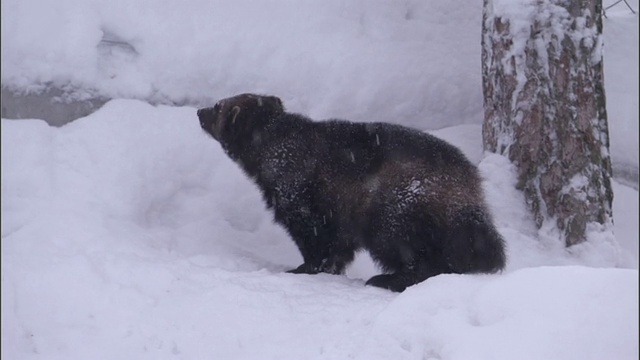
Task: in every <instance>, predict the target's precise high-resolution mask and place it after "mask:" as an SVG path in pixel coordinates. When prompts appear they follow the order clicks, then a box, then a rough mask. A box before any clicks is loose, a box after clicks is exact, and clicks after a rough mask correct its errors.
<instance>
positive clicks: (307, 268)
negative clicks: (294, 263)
mask: <svg viewBox="0 0 640 360" xmlns="http://www.w3.org/2000/svg"><path fill="white" fill-rule="evenodd" d="M287 272H288V273H289V274H310V275H314V274H317V273H319V272H320V271H318V268H317V267H316V266H313V265H310V264H307V263H304V264H302V265H300V266H298V267H297V268H295V269H291V270H289V271H287Z"/></svg>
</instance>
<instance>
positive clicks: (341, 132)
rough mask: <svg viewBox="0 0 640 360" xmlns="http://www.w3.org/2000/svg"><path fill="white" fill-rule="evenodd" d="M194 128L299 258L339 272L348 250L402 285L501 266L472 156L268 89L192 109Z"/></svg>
mask: <svg viewBox="0 0 640 360" xmlns="http://www.w3.org/2000/svg"><path fill="white" fill-rule="evenodd" d="M198 117H199V120H200V124H201V127H202V129H203V130H204V131H205V132H207V133H208V134H210V135H211V136H213V138H215V139H216V140H217V141H219V142H220V144H221V145H222V147H223V149H224V150H225V152H226V153H227V154H228V155H229V157H230V158H231V159H233V160H234V161H236V162H237V163H238V164H239V165H240V166H241V167H242V168H243V170H244V171H245V173H246V174H247V175H249V176H250V177H251V178H252V179H253V180H254V181H255V182H256V184H257V185H258V187H259V188H260V190H261V191H262V194H263V196H264V199H265V201H266V203H267V206H268V207H269V208H270V209H271V210H272V211H273V213H274V217H275V221H276V222H278V223H279V224H281V225H282V226H284V227H285V228H286V229H287V231H288V232H289V234H290V235H291V237H292V238H293V240H294V241H295V243H296V244H297V246H298V248H299V249H300V252H301V253H302V257H303V259H304V263H303V264H302V265H300V266H299V267H298V268H296V269H294V270H292V271H291V272H294V273H308V274H315V273H318V272H328V273H334V274H338V273H342V272H343V271H344V269H345V267H346V265H348V264H349V263H350V262H351V261H352V260H353V258H354V253H355V251H357V250H358V249H361V248H364V249H367V250H368V251H369V253H370V254H371V256H372V257H373V259H374V260H375V261H376V262H377V263H378V264H379V265H381V267H382V269H383V270H384V271H385V274H382V275H377V276H374V277H373V278H371V279H369V281H367V284H369V285H374V286H379V287H383V288H387V289H390V290H393V291H403V290H404V289H405V288H406V287H407V286H410V285H413V284H415V283H418V282H420V281H423V280H425V279H427V278H428V277H431V276H435V275H438V274H442V273H475V272H495V271H499V270H501V269H503V267H504V266H505V253H504V244H503V240H502V237H501V236H500V234H499V233H498V232H497V231H496V229H495V227H494V226H493V224H492V220H491V217H490V215H489V212H488V211H487V209H486V206H485V204H484V198H483V194H482V188H481V179H480V176H479V174H478V171H477V169H476V167H475V166H474V165H473V164H471V163H470V162H469V161H468V160H467V159H466V157H465V156H464V155H463V154H462V152H460V150H459V149H457V148H456V147H454V146H452V145H450V144H448V143H446V142H444V141H442V140H440V139H438V138H436V137H433V136H431V135H429V134H426V133H423V132H420V131H417V130H414V129H410V128H406V127H403V126H399V125H392V124H387V123H352V122H348V121H344V120H329V121H323V122H313V121H311V120H310V119H308V118H306V117H304V116H302V115H298V114H292V113H287V112H286V111H285V109H284V106H283V105H282V101H281V100H280V99H278V98H277V97H273V96H262V95H254V94H242V95H238V96H234V97H231V98H227V99H223V100H220V101H219V102H218V103H217V104H216V105H215V106H214V107H212V108H203V109H200V110H198Z"/></svg>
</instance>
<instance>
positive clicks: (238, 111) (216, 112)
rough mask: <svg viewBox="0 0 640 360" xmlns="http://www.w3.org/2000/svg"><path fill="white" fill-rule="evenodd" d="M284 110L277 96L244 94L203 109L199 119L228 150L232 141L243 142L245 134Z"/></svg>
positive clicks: (247, 134)
mask: <svg viewBox="0 0 640 360" xmlns="http://www.w3.org/2000/svg"><path fill="white" fill-rule="evenodd" d="M282 113H284V106H283V105H282V101H281V100H280V99H279V98H277V97H275V96H266V95H255V94H241V95H236V96H233V97H230V98H226V99H222V100H220V101H218V102H217V103H216V104H215V105H214V106H213V107H207V108H202V109H199V110H198V119H199V120H200V126H201V127H202V130H204V131H205V132H207V133H208V134H209V135H211V136H213V138H214V139H216V140H218V141H219V142H220V143H221V144H222V146H223V147H224V148H225V149H226V148H227V147H228V146H229V144H230V143H236V144H237V145H240V143H239V142H242V140H244V137H245V136H251V134H252V133H253V131H254V130H255V129H256V128H260V127H261V126H263V125H265V124H266V122H267V120H269V119H270V118H273V117H276V116H278V115H280V114H282Z"/></svg>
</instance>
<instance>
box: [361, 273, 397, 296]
mask: <svg viewBox="0 0 640 360" xmlns="http://www.w3.org/2000/svg"><path fill="white" fill-rule="evenodd" d="M366 285H371V286H376V287H379V288H383V289H387V290H391V291H395V292H402V291H404V290H405V289H406V288H407V281H406V280H405V279H404V278H402V277H401V276H399V275H396V274H382V275H376V276H374V277H372V278H371V279H369V280H368V281H367V283H366Z"/></svg>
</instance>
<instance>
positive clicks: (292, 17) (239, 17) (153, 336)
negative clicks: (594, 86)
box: [1, 0, 639, 360]
mask: <svg viewBox="0 0 640 360" xmlns="http://www.w3.org/2000/svg"><path fill="white" fill-rule="evenodd" d="M605 3H606V2H605ZM609 3H612V2H609ZM630 3H631V4H632V6H634V7H635V9H637V8H638V6H637V5H638V2H637V1H630ZM480 14H481V2H480V1H477V2H474V3H473V4H471V3H470V4H465V6H460V5H459V4H458V5H457V4H456V2H449V1H445V0H438V1H431V2H421V1H402V2H391V1H381V0H375V1H363V0H359V1H346V0H345V1H339V0H331V1H322V2H320V1H317V0H297V1H293V0H289V1H287V0H268V1H248V0H240V1H233V2H231V1H228V0H227V1H222V0H217V1H215V0H214V1H211V0H207V1H204V0H203V1H193V2H190V3H189V5H188V6H186V5H185V3H184V2H180V1H164V2H162V3H157V2H150V1H143V0H136V1H112V0H110V1H106V0H95V1H80V0H60V1H57V2H55V3H53V2H48V1H44V0H40V1H35V0H34V1H17V0H7V1H5V0H3V3H2V83H3V85H13V86H18V85H20V86H30V84H35V83H42V82H48V81H51V82H54V83H57V84H58V85H62V84H66V83H73V84H74V86H76V85H77V86H81V87H83V88H86V89H94V90H96V91H98V92H100V93H103V94H108V95H109V96H111V97H130V98H139V99H151V100H152V101H158V100H161V98H164V99H169V100H171V101H174V102H177V101H185V102H187V103H189V104H191V106H183V107H169V106H155V107H154V106H151V105H149V104H147V103H146V102H143V101H140V100H124V99H120V100H113V101H110V102H109V103H107V104H106V105H105V106H104V107H102V108H101V109H100V110H98V111H97V112H95V113H94V114H92V115H89V116H87V117H85V118H82V119H80V120H77V121H75V122H72V123H70V124H68V125H66V126H64V127H61V128H53V127H49V126H48V125H46V123H45V122H44V121H42V120H20V121H15V120H6V119H3V120H2V125H1V126H2V131H1V135H2V139H1V145H2V149H1V150H2V151H1V153H2V163H1V164H2V171H1V176H2V194H1V195H2V196H1V198H2V209H1V214H2V224H1V230H2V252H1V256H2V258H1V266H2V289H1V292H2V302H1V306H2V350H1V351H2V356H3V358H5V357H6V358H7V359H40V358H41V359H169V358H175V359H345V358H356V359H443V360H444V359H461V360H467V359H510V360H511V359H561V360H562V359H623V360H624V359H637V358H638V356H639V354H638V335H639V334H638V320H637V319H638V315H639V314H638V304H639V299H638V281H639V279H638V215H639V214H638V192H637V190H634V189H632V188H630V187H628V186H625V185H622V184H619V183H617V182H614V192H615V199H614V219H615V235H616V239H615V240H613V239H606V238H605V239H597V240H598V241H594V242H592V243H587V244H583V245H580V246H578V247H574V248H572V249H571V251H569V252H568V251H566V250H565V249H564V248H563V246H562V244H560V243H559V242H558V241H556V240H554V238H553V237H552V236H551V234H545V233H539V232H538V231H537V230H536V229H535V226H534V224H533V221H532V219H531V216H530V215H529V213H528V212H527V211H526V207H525V205H524V199H523V195H522V194H521V193H519V192H518V191H516V190H514V184H515V173H514V171H513V169H512V167H511V165H510V164H509V163H508V161H507V160H506V159H505V158H503V157H501V156H497V155H494V154H485V153H483V152H482V146H481V140H480V125H479V124H480V122H481V121H482V94H481V86H480V63H479V62H480V58H479V54H480V44H479V41H480V33H479V31H480ZM607 15H608V18H607V19H606V21H605V36H606V44H605V46H606V47H605V71H606V81H607V102H608V110H609V115H610V125H611V141H612V145H611V147H612V153H613V154H614V160H616V159H617V162H618V163H628V164H632V165H633V164H635V166H636V168H637V161H638V157H637V156H638V136H637V134H638V125H637V124H638V102H637V100H636V99H637V94H638V82H637V79H638V73H637V71H638V70H637V69H638V55H637V49H638V45H637V40H638V32H637V29H638V17H637V15H636V16H634V15H633V14H631V13H630V12H629V11H628V9H626V8H625V6H624V4H620V5H617V6H616V7H614V8H612V9H610V10H609V11H608V12H607ZM608 29H612V30H611V33H607V32H606V31H608ZM105 34H107V35H108V36H107V37H108V38H107V40H108V41H103V42H101V39H103V37H104V36H106V35H105ZM96 44H102V45H100V46H97V45H96ZM105 44H107V45H105ZM108 44H111V45H108ZM114 44H119V45H114ZM124 44H129V46H130V47H127V46H126V45H124ZM109 46H111V47H109ZM105 47H106V48H105ZM629 49H631V50H629ZM633 49H635V52H634V51H632V50H633ZM610 54H611V55H610ZM609 59H611V60H609ZM609 64H615V67H613V66H612V65H609ZM610 84H615V85H610ZM611 89H613V90H611ZM242 91H252V92H264V93H270V94H275V95H279V96H281V97H282V98H283V100H284V101H285V105H286V106H288V107H289V108H290V109H291V110H292V111H296V112H303V113H306V114H309V115H311V116H313V117H315V118H318V119H320V118H327V117H344V118H350V119H353V120H359V121H369V120H376V121H385V120H386V121H393V122H399V123H403V124H406V125H413V126H417V127H420V128H422V129H425V130H426V129H430V130H433V129H440V130H437V131H432V132H433V133H434V134H435V135H437V136H440V137H442V138H444V139H445V140H448V141H450V142H452V143H453V144H455V145H457V146H459V147H460V148H461V149H462V150H463V151H464V152H465V153H466V154H467V155H468V156H469V158H470V159H472V160H473V161H474V162H476V163H478V164H479V167H480V170H481V172H482V174H483V176H484V178H485V179H486V182H485V189H486V194H487V198H488V201H489V203H490V206H491V207H492V210H493V212H494V215H495V218H496V223H497V226H498V229H499V230H500V232H501V233H502V234H503V235H504V236H505V238H506V240H507V245H508V256H509V263H508V267H507V269H506V270H505V271H504V272H503V273H502V274H496V275H441V276H438V277H435V278H431V279H429V280H427V281H425V282H423V283H421V284H418V285H416V286H413V287H411V288H409V289H407V290H406V291H405V292H404V293H401V294H395V293H390V292H387V291H384V290H381V289H377V288H371V287H365V286H364V280H365V279H367V278H368V277H369V276H371V275H373V274H375V273H376V272H377V270H376V268H375V266H374V265H373V264H372V262H371V260H370V259H369V258H368V256H367V255H366V254H360V255H359V256H358V258H357V259H356V262H355V263H354V264H353V265H352V266H351V267H350V268H349V270H348V272H347V274H346V276H332V275H314V276H309V275H292V274H286V273H284V271H285V270H287V269H290V268H292V267H294V266H297V265H299V263H300V261H301V257H300V255H299V254H298V251H297V249H296V248H295V246H294V244H293V242H292V241H291V240H289V238H288V236H287V235H286V233H285V232H284V231H283V230H282V229H281V228H279V227H277V226H275V225H274V224H273V223H272V221H271V216H270V215H269V214H268V213H267V212H266V210H265V208H264V205H263V204H262V201H261V199H260V195H259V193H258V191H257V190H256V188H255V187H254V186H253V185H252V184H251V182H250V181H249V180H248V179H246V178H245V176H244V175H243V174H242V172H241V171H240V170H239V169H238V168H237V166H236V165H235V164H233V163H232V162H231V161H230V160H229V159H227V158H226V156H225V155H224V154H223V153H222V151H221V150H220V148H219V146H218V144H217V143H216V142H215V141H213V140H212V139H211V138H210V137H207V136H206V135H204V134H203V133H202V131H201V130H200V128H199V126H198V121H197V118H196V116H195V111H196V109H195V107H194V105H196V104H205V103H207V102H208V101H214V100H215V99H217V98H220V97H225V96H229V95H233V94H235V93H238V92H242ZM77 95H78V94H76V96H77ZM632 96H635V97H632ZM616 154H617V155H616Z"/></svg>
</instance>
